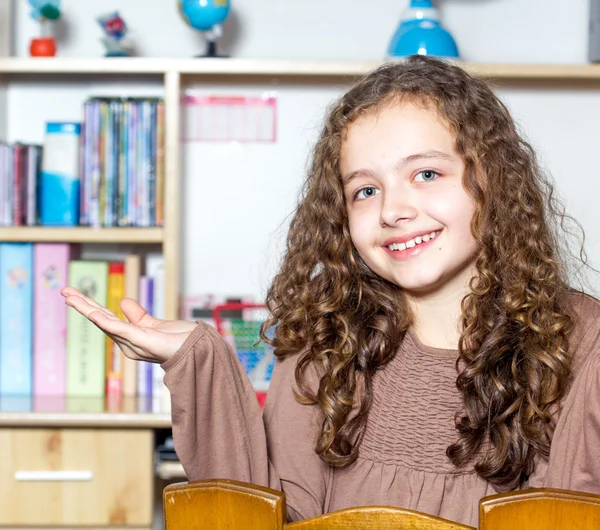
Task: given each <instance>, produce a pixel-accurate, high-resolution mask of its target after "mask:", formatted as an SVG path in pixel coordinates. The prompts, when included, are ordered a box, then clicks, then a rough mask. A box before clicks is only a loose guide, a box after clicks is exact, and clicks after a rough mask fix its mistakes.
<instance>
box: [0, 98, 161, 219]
mask: <svg viewBox="0 0 600 530" xmlns="http://www.w3.org/2000/svg"><path fill="white" fill-rule="evenodd" d="M52 125H55V126H56V127H58V126H60V123H57V124H52ZM72 125H73V124H72ZM74 125H76V126H77V128H78V130H79V126H80V125H81V134H80V135H79V133H78V136H80V137H79V139H77V140H76V141H77V142H78V144H77V145H79V147H78V148H77V145H76V149H75V150H73V156H70V157H69V158H72V159H73V160H68V161H65V162H68V164H67V165H68V166H73V165H74V167H75V168H79V170H78V171H75V172H74V173H75V175H74V177H73V178H74V179H75V180H76V183H77V186H74V187H73V189H75V190H77V192H76V193H66V192H65V190H60V192H61V194H63V195H65V197H66V199H65V197H63V196H62V195H61V197H56V196H53V195H56V193H57V187H56V185H54V186H53V185H51V183H52V182H54V181H53V180H52V179H49V178H43V174H44V172H43V171H41V167H42V165H43V164H42V162H43V160H56V159H58V160H61V159H62V160H64V157H65V154H64V153H63V152H62V151H61V150H60V145H61V144H60V142H56V141H55V142H53V143H52V142H51V143H48V142H47V141H46V140H45V141H44V145H43V146H39V145H26V144H22V143H16V144H12V145H9V144H6V143H0V226H23V225H28V226H33V225H39V224H43V225H54V226H58V225H60V226H73V225H77V224H79V225H82V226H93V227H100V226H105V227H116V226H124V227H152V226H162V225H163V221H164V181H165V163H164V132H165V131H164V128H165V127H164V102H163V101H162V100H161V99H159V98H127V99H123V98H92V99H89V100H87V101H86V102H85V103H84V108H83V122H82V123H81V124H79V123H76V124H74ZM56 127H55V128H56ZM69 139H71V138H70V137H69ZM76 173H79V174H78V175H77V174H76ZM65 200H67V201H68V203H65V204H63V203H64V202H65ZM57 203H58V204H59V205H60V206H61V207H62V208H63V209H64V210H65V212H76V213H75V214H74V215H65V219H66V220H64V219H63V218H62V216H61V212H55V211H52V215H44V213H46V214H48V212H44V211H43V210H44V205H50V206H47V208H48V209H51V208H52V209H56V205H57ZM48 219H50V221H48ZM57 219H60V221H57Z"/></svg>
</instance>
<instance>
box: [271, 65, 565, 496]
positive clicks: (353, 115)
mask: <svg viewBox="0 0 600 530" xmlns="http://www.w3.org/2000/svg"><path fill="white" fill-rule="evenodd" d="M404 101H410V102H414V103H419V104H424V105H427V106H428V107H429V108H432V109H434V110H435V111H436V112H437V113H438V116H440V118H441V119H442V120H443V121H444V122H445V124H446V125H447V126H448V127H449V129H450V130H451V131H452V133H453V134H454V135H455V137H456V144H455V149H456V152H457V153H458V155H459V156H460V157H461V158H462V160H463V162H464V166H465V171H464V176H463V186H464V188H465V190H466V192H467V193H468V194H469V195H470V196H471V197H472V199H473V200H474V202H475V205H476V212H475V214H474V217H473V219H472V223H471V231H472V233H473V236H474V238H475V241H476V243H477V254H476V258H475V260H476V261H475V266H476V275H475V277H474V278H473V280H472V281H471V283H470V292H469V293H468V294H467V295H466V297H465V298H464V299H463V301H462V321H461V322H460V324H461V336H460V340H459V344H458V351H459V357H458V360H457V370H458V372H459V375H458V378H457V382H456V384H457V387H458V389H459V390H460V392H461V394H462V398H463V402H464V409H463V410H461V411H458V413H457V416H456V419H455V421H456V428H457V433H458V436H457V441H456V443H454V444H452V445H451V446H450V447H448V449H447V456H448V457H449V458H450V460H451V461H452V463H453V464H454V465H455V466H456V467H463V466H466V465H471V464H472V465H474V468H475V470H476V472H477V473H478V474H479V475H480V476H481V477H482V478H484V479H486V480H487V481H489V482H490V483H491V484H492V485H493V486H494V487H495V488H496V489H497V490H498V491H502V490H510V489H514V488H516V487H517V486H518V485H519V484H520V483H521V482H522V481H523V480H525V479H526V478H527V477H528V476H529V475H530V474H531V473H532V472H533V470H534V456H535V455H536V454H540V455H548V454H549V448H550V442H551V438H552V433H553V430H554V427H555V412H556V407H558V406H559V404H560V400H561V398H562V397H563V396H564V394H565V393H566V390H567V387H568V381H569V376H570V373H571V360H570V358H569V355H568V352H567V348H568V339H569V336H570V333H571V330H572V327H573V325H572V317H571V315H570V313H569V308H568V306H567V303H566V302H565V298H566V295H567V293H568V291H569V287H568V280H567V279H566V266H565V261H564V260H563V259H562V258H561V257H560V256H561V248H562V246H561V245H559V238H558V237H557V234H558V230H557V228H560V226H561V224H562V221H563V220H564V219H565V214H564V208H563V207H562V206H561V204H560V202H559V201H557V199H556V197H555V196H554V194H553V189H552V186H551V184H550V183H549V182H548V181H547V179H546V178H545V176H544V175H543V172H542V171H541V169H540V167H539V165H538V162H537V160H536V156H535V153H534V151H533V149H532V147H531V146H530V145H529V144H528V143H527V142H526V141H525V140H524V139H523V138H522V137H521V136H520V135H519V133H518V132H517V128H516V126H515V123H514V122H513V119H512V118H511V116H510V113H509V111H508V110H507V108H506V107H505V105H504V104H503V103H502V102H501V101H500V100H499V99H498V98H497V97H496V96H495V95H494V93H493V92H492V90H491V89H490V88H489V86H488V84H487V83H486V82H485V81H484V80H482V79H479V78H476V77H473V76H471V75H470V74H469V73H467V72H466V71H465V70H464V69H463V68H461V67H458V66H455V65H452V64H451V63H449V62H446V61H443V60H439V59H434V58H431V57H423V56H412V57H409V58H407V59H406V60H403V61H401V62H393V63H388V64H385V65H383V66H381V67H379V68H378V69H376V70H374V71H373V72H372V73H370V74H368V75H366V76H365V77H363V78H362V79H361V80H359V82H358V83H357V84H355V85H354V86H353V87H352V88H350V90H349V91H348V92H347V93H346V94H344V95H343V96H342V97H341V98H340V99H339V100H338V101H337V102H336V103H335V104H334V105H333V106H332V108H331V109H330V111H329V113H328V116H327V117H326V120H325V122H324V126H323V129H322V131H321V134H320V137H319V139H318V141H317V143H316V146H315V148H314V154H313V159H312V164H311V166H310V167H309V170H308V176H307V179H306V181H305V185H304V189H303V192H302V195H301V198H300V201H299V205H298V207H297V210H296V212H295V215H294V217H293V219H292V220H291V224H290V228H289V233H288V237H287V247H286V253H285V256H284V258H283V260H282V263H281V266H280V270H279V272H278V274H277V275H276V276H275V278H274V281H273V283H272V285H271V286H270V288H269V290H268V292H267V298H266V300H267V305H268V307H269V310H270V317H269V319H268V320H267V322H265V324H264V326H263V331H262V339H263V340H265V341H266V342H269V343H270V344H272V345H273V346H274V348H275V354H276V355H277V356H278V357H279V358H282V357H285V356H288V355H292V354H298V352H299V351H302V352H303V353H302V354H301V355H300V358H299V360H298V364H297V367H296V382H297V385H298V388H299V392H300V393H299V394H297V399H298V400H300V401H301V402H303V403H307V404H316V405H318V407H319V408H320V410H321V411H322V417H323V421H322V425H321V429H320V432H319V435H318V438H317V441H316V447H315V451H316V453H318V454H319V455H320V457H321V458H322V459H323V460H324V461H325V462H327V463H328V464H330V465H332V466H338V467H345V466H348V465H349V464H351V463H352V462H354V461H355V460H356V458H357V455H358V450H359V447H360V441H361V437H362V434H363V432H364V428H365V425H366V422H367V417H368V413H369V410H370V407H371V404H372V397H373V383H372V382H373V376H374V374H375V372H376V371H377V370H379V369H381V368H382V367H384V366H385V365H386V364H387V363H389V362H390V360H392V359H393V358H394V356H395V354H396V352H397V350H398V348H399V346H400V344H401V342H402V340H403V338H404V336H405V333H406V331H407V329H408V328H409V327H410V325H411V314H410V311H409V309H408V305H407V302H406V299H405V297H404V295H403V292H402V290H401V289H400V288H399V287H398V286H397V285H394V284H392V283H391V282H388V281H386V280H384V279H382V278H381V277H379V276H378V275H376V274H375V273H374V272H373V271H371V270H370V269H369V267H368V266H367V265H366V264H365V262H364V261H363V260H362V258H361V256H360V255H359V254H358V252H357V251H356V249H355V247H354V246H353V244H352V239H351V235H350V232H349V228H348V217H347V211H346V206H345V200H344V193H343V188H342V181H341V175H340V169H339V159H340V150H341V146H342V142H343V140H344V135H345V132H346V130H347V128H348V127H349V126H350V125H351V124H352V123H353V122H354V121H355V120H356V119H357V118H358V117H359V116H361V115H364V114H365V113H371V112H377V111H378V110H381V109H382V108H384V107H385V106H386V105H390V104H395V103H396V102H400V103H401V102H404ZM274 325H277V328H276V330H277V331H276V334H275V337H274V338H269V337H267V333H266V330H267V329H268V328H271V327H272V326H274ZM309 367H313V368H317V369H318V373H319V375H320V381H319V386H318V389H316V390H315V389H312V388H309V385H308V384H307V381H306V370H307V369H308V368H309ZM353 407H356V409H355V410H354V409H353Z"/></svg>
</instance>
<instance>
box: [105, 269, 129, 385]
mask: <svg viewBox="0 0 600 530" xmlns="http://www.w3.org/2000/svg"><path fill="white" fill-rule="evenodd" d="M124 296H125V265H124V263H120V262H112V263H110V264H109V266H108V299H107V305H106V307H107V308H108V309H109V310H110V311H112V312H113V313H114V314H115V315H117V316H118V317H119V318H120V319H121V320H123V318H124V317H123V312H122V311H121V307H120V304H121V300H122V299H123V297H124ZM122 376H123V374H122V370H121V350H120V349H119V347H118V346H117V344H116V343H115V341H113V340H112V339H111V338H110V337H106V393H107V394H116V395H121V394H122V393H123V388H122Z"/></svg>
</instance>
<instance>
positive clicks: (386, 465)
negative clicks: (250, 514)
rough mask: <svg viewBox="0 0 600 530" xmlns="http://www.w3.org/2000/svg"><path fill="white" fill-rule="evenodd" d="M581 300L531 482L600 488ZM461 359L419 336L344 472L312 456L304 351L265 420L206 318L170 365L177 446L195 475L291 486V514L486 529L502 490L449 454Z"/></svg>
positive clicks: (388, 381) (598, 425)
mask: <svg viewBox="0 0 600 530" xmlns="http://www.w3.org/2000/svg"><path fill="white" fill-rule="evenodd" d="M571 298H572V300H573V304H574V309H575V314H576V317H577V319H576V327H575V331H574V333H573V336H572V338H571V343H570V351H571V353H572V355H573V359H574V371H573V380H572V384H571V387H570V390H569V393H568V395H567V396H566V397H565V399H564V400H563V410H562V413H561V415H560V418H559V420H558V424H557V428H556V431H555V434H554V438H553V441H552V447H551V452H550V457H549V459H547V460H546V459H541V458H539V459H538V461H537V465H536V470H535V473H534V474H533V475H532V476H531V477H530V480H529V483H528V485H529V486H530V487H543V486H546V487H556V488H565V489H571V490H579V491H587V492H595V493H600V319H599V317H600V302H598V301H597V300H595V299H593V298H591V297H588V296H583V295H573V296H572V297H571ZM456 358H457V351H455V350H445V349H439V348H432V347H429V346H426V345H424V344H422V343H421V342H420V341H419V340H418V338H417V337H416V336H415V335H414V334H412V333H410V332H409V333H408V334H407V336H406V338H405V339H404V342H403V344H402V345H401V347H400V350H399V352H398V354H397V355H396V357H395V359H394V360H393V361H392V362H391V363H390V364H389V365H388V366H386V367H385V369H383V370H381V371H380V372H379V373H378V375H377V376H376V378H375V380H374V402H373V407H372V409H371V413H370V417H369V420H368V424H367V429H366V431H365V435H364V438H363V442H362V444H361V446H360V454H359V457H358V460H357V461H356V462H355V463H354V464H353V465H351V466H350V467H347V468H344V469H338V468H335V469H334V468H331V467H329V466H328V465H326V464H325V463H323V462H322V461H321V459H320V458H319V457H318V456H317V455H316V454H315V452H314V444H315V436H316V433H317V431H318V428H319V415H318V410H317V408H316V407H314V406H305V405H301V404H299V403H298V402H297V401H296V400H295V398H294V395H293V392H292V388H293V387H294V386H295V380H294V368H295V364H296V362H297V356H292V357H288V358H286V359H285V360H283V361H278V362H277V363H276V366H275V370H274V373H273V379H272V382H271V386H270V389H269V395H268V398H267V402H266V405H265V409H264V414H263V415H262V416H261V412H260V409H259V406H258V403H257V400H256V398H255V395H254V390H253V388H252V386H251V384H250V381H249V380H248V378H247V377H246V375H245V373H244V371H243V369H242V367H241V365H240V364H239V362H238V361H237V358H236V356H235V354H234V352H233V351H232V350H231V349H230V347H229V346H228V345H227V344H226V343H225V342H224V341H223V340H221V338H220V336H219V335H218V334H217V332H216V331H215V330H214V329H213V328H211V327H210V326H208V325H206V324H203V323H199V324H198V327H197V328H196V329H195V330H194V332H193V333H192V334H191V336H190V337H189V338H188V339H187V341H186V342H185V343H184V344H183V346H182V347H181V349H180V350H179V351H178V352H177V353H175V355H174V356H173V357H172V358H171V359H169V360H168V361H166V362H165V363H163V365H162V366H163V368H164V370H165V372H166V375H165V383H166V384H167V386H168V388H169V390H170V392H171V403H172V419H173V435H174V440H175V449H176V451H177V454H178V455H179V458H180V460H181V462H182V463H183V466H184V469H185V471H186V473H187V476H188V478H189V480H200V479H204V478H230V479H236V480H241V481H245V482H251V483H254V484H259V485H265V486H269V487H271V488H275V489H279V490H282V491H284V492H285V494H286V498H287V505H288V517H289V519H290V520H298V519H305V518H309V517H314V516H316V515H320V514H322V513H326V512H330V511H334V510H339V509H342V508H348V507H351V506H364V505H390V506H398V507H403V508H409V509H413V510H418V511H421V512H425V513H429V514H432V515H437V516H439V517H443V518H446V519H450V520H452V521H456V522H460V523H464V524H468V525H472V526H477V524H478V502H479V499H480V498H481V497H483V496H485V495H491V494H493V493H496V492H495V490H494V489H493V487H492V486H491V485H490V484H489V483H488V482H486V481H485V480H483V479H481V478H480V477H479V476H478V475H477V474H476V473H475V472H474V471H473V470H472V469H468V470H457V469H455V468H454V466H453V465H452V464H451V463H450V462H449V460H448V459H447V457H446V454H445V452H446V448H447V447H448V445H450V444H451V443H452V442H454V441H455V440H456V431H455V428H454V416H455V413H456V411H457V410H459V409H460V407H461V399H460V396H459V394H458V391H457V390H456V386H455V381H456V375H457V374H456V368H455V361H456ZM313 375H314V374H313ZM313 379H314V381H312V383H313V384H314V382H315V381H316V376H314V377H313Z"/></svg>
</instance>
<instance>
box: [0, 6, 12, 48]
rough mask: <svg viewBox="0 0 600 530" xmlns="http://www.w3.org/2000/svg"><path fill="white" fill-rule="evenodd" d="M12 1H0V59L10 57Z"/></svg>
mask: <svg viewBox="0 0 600 530" xmlns="http://www.w3.org/2000/svg"><path fill="white" fill-rule="evenodd" d="M12 3H13V0H0V57H4V56H8V55H11V53H12V39H13V32H12V28H13V27H14V24H13V14H12Z"/></svg>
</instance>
